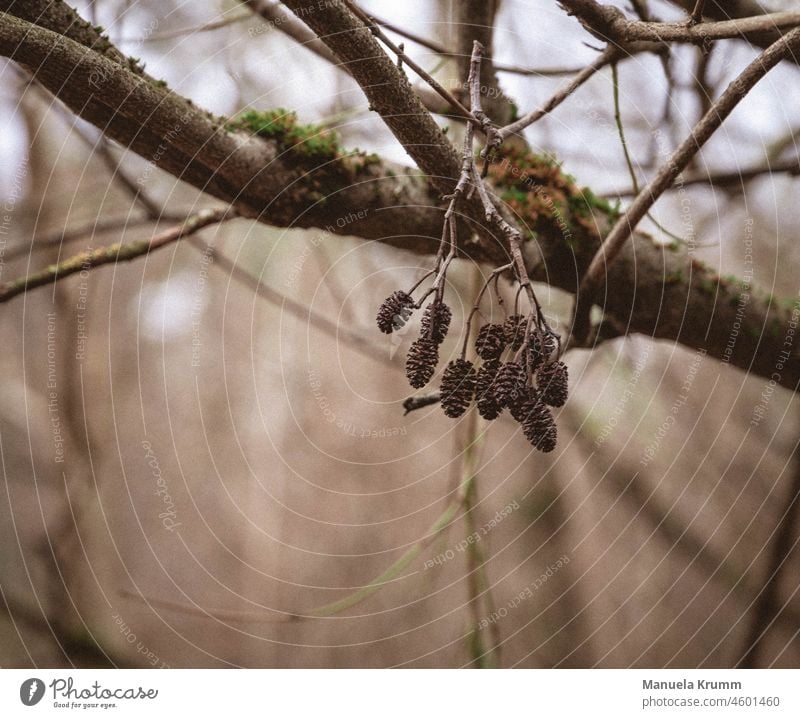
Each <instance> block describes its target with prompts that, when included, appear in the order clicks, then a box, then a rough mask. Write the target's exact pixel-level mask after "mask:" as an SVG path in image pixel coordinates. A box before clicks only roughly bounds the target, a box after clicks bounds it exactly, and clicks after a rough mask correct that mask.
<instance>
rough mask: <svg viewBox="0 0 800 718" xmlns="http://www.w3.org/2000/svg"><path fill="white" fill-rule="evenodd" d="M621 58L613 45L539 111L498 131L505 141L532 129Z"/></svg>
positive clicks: (560, 89) (559, 90)
mask: <svg viewBox="0 0 800 718" xmlns="http://www.w3.org/2000/svg"><path fill="white" fill-rule="evenodd" d="M621 57H622V53H621V52H620V50H619V49H618V48H616V47H613V46H612V45H609V46H608V47H607V48H606V49H605V50H604V51H603V52H602V53H601V54H600V55H598V56H597V58H596V59H595V61H594V62H592V63H591V64H590V65H587V66H586V67H584V68H583V69H582V70H581V71H580V72H579V73H578V74H577V75H576V76H575V77H574V78H573V79H572V80H570V81H569V82H568V83H567V84H566V85H564V86H563V87H561V88H559V89H558V90H557V91H556V93H555V94H554V95H553V96H552V97H551V98H550V99H549V100H548V101H547V102H545V103H544V105H542V106H541V107H540V108H539V109H538V110H534V111H533V112H529V113H528V114H527V115H525V116H524V117H520V118H519V119H518V120H517V121H516V122H512V123H511V124H509V125H506V126H505V127H502V128H500V130H498V134H499V135H500V137H501V138H502V139H504V140H505V139H507V138H508V137H511V136H512V135H517V134H519V133H520V132H522V130H524V129H525V128H526V127H530V126H531V125H532V124H533V123H534V122H538V121H539V120H540V119H542V117H544V116H545V115H546V114H548V113H550V112H552V111H553V110H554V109H555V108H556V107H558V106H559V105H560V104H561V103H562V102H564V100H566V99H567V98H568V97H569V96H570V95H571V94H572V93H573V92H575V90H577V89H578V88H579V87H580V86H581V85H583V84H584V83H585V82H586V81H587V80H588V79H589V78H590V77H592V76H593V75H594V74H595V73H596V72H597V71H598V70H600V69H601V68H603V67H605V66H606V65H608V64H609V63H613V62H616V61H617V60H618V59H620V58H621Z"/></svg>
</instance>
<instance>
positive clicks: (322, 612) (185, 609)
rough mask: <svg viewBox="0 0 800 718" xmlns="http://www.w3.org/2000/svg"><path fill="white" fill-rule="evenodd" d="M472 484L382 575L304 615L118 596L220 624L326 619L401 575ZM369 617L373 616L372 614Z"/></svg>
mask: <svg viewBox="0 0 800 718" xmlns="http://www.w3.org/2000/svg"><path fill="white" fill-rule="evenodd" d="M471 483H472V479H471V478H467V479H466V480H465V481H464V482H463V483H462V484H461V485H460V486H459V488H458V492H457V495H456V497H455V498H454V499H453V500H452V501H451V502H450V503H449V504H448V505H447V508H446V509H445V510H444V512H443V513H442V514H441V515H440V516H439V518H438V519H436V521H434V523H433V525H432V526H431V528H430V529H429V530H428V531H427V532H426V534H425V535H424V536H423V537H422V538H421V539H419V540H418V541H417V542H416V543H414V544H413V545H412V546H411V547H410V548H409V549H407V550H406V551H404V552H403V554H402V555H401V556H400V558H398V559H397V560H396V561H394V562H393V563H392V564H391V565H390V566H389V567H388V568H387V569H386V570H385V571H383V573H381V574H380V575H379V576H377V577H376V578H374V579H373V580H372V581H370V582H369V583H367V584H365V585H364V586H362V587H361V588H359V589H358V590H357V591H355V592H354V593H351V594H350V595H348V596H345V597H344V598H341V599H339V600H337V601H333V602H332V603H328V604H325V605H323V606H320V607H319V608H315V609H312V610H310V611H308V612H307V613H299V612H298V613H288V612H286V611H278V610H277V609H274V608H268V607H266V606H264V607H263V608H262V609H261V610H253V611H238V610H226V609H206V608H202V607H201V606H198V605H197V604H195V603H191V604H189V603H182V602H178V601H168V600H165V599H160V598H152V597H149V596H145V595H144V594H142V593H141V592H137V593H134V592H132V591H128V590H122V591H120V595H122V596H125V597H127V598H133V599H135V600H138V601H141V602H143V603H146V604H148V605H153V606H155V607H160V608H166V609H169V610H172V611H177V612H179V613H183V614H187V615H196V616H201V617H204V618H214V619H217V620H222V621H253V622H257V623H287V622H291V621H299V620H306V619H311V618H329V617H331V616H335V615H336V614H338V613H341V612H342V611H345V610H347V609H348V608H352V607H353V606H356V605H357V604H359V603H361V602H362V601H365V600H366V599H368V598H369V597H370V596H372V595H373V594H375V593H377V592H378V591H380V590H381V588H383V587H384V586H386V585H387V584H389V583H392V582H393V581H394V580H395V579H397V578H398V577H399V576H400V574H401V573H402V572H403V571H404V570H405V569H406V568H408V566H410V565H411V563H412V562H413V561H414V560H415V559H416V558H417V557H418V556H419V555H420V553H422V551H423V550H424V549H425V548H426V547H427V546H428V545H430V544H431V543H432V542H433V541H434V540H435V539H436V538H437V537H438V536H439V535H440V534H441V533H442V532H443V531H444V530H445V529H447V528H448V527H449V526H450V525H451V524H452V523H453V521H455V520H456V518H457V516H458V512H459V510H460V509H461V507H462V506H463V505H464V501H465V499H466V495H467V492H468V491H469V488H470V486H471ZM406 605H409V604H406ZM270 613H277V614H278V615H277V616H273V615H270ZM372 615H374V612H373V614H372Z"/></svg>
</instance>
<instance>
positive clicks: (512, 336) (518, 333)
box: [503, 314, 528, 351]
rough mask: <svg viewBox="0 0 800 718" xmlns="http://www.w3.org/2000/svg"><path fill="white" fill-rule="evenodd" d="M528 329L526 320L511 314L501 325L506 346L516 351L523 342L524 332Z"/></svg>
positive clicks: (518, 315)
mask: <svg viewBox="0 0 800 718" xmlns="http://www.w3.org/2000/svg"><path fill="white" fill-rule="evenodd" d="M527 327H528V318H527V317H524V316H522V314H512V315H511V316H510V317H509V318H508V319H506V321H505V323H504V324H503V329H504V331H505V335H506V344H507V345H508V346H510V347H511V348H512V349H513V350H514V351H517V349H519V348H520V347H521V346H522V343H523V342H524V341H525V330H526V329H527Z"/></svg>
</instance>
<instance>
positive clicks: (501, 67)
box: [370, 15, 581, 77]
mask: <svg viewBox="0 0 800 718" xmlns="http://www.w3.org/2000/svg"><path fill="white" fill-rule="evenodd" d="M370 17H371V18H372V20H373V21H374V22H376V23H378V25H381V26H382V27H384V28H386V29H387V30H389V31H390V32H393V33H395V34H396V35H400V37H404V38H406V40H411V42H414V43H416V44H417V45H420V46H422V47H424V48H427V49H428V50H431V51H432V52H435V53H436V54H437V55H441V56H442V57H447V58H452V59H456V58H459V57H460V54H459V53H457V52H454V51H453V50H450V49H448V48H447V47H445V46H444V45H442V44H441V43H438V42H435V41H433V40H429V39H428V38H425V37H422V36H421V35H417V34H416V33H413V32H410V31H409V30H406V29H405V28H403V27H400V25H397V24H395V23H391V22H389V21H388V20H382V19H381V18H378V17H375V15H371V16H370ZM469 54H471V48H469V49H468V50H467V56H469ZM494 69H495V71H496V72H506V73H509V74H512V75H524V76H530V75H538V76H540V77H560V76H562V75H574V74H575V73H576V72H580V70H581V68H580V67H577V68H568V67H565V68H561V67H539V68H536V67H520V66H518V65H506V64H502V63H495V64H494Z"/></svg>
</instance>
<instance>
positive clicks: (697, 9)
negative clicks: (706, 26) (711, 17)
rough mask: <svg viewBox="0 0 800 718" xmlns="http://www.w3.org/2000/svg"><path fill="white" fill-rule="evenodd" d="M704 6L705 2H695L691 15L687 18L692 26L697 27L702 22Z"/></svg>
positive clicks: (703, 0)
mask: <svg viewBox="0 0 800 718" xmlns="http://www.w3.org/2000/svg"><path fill="white" fill-rule="evenodd" d="M705 5H706V0H697V2H696V3H695V4H694V9H693V10H692V14H691V15H690V16H689V22H691V24H692V25H697V24H698V23H701V22H703V10H704V8H705Z"/></svg>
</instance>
